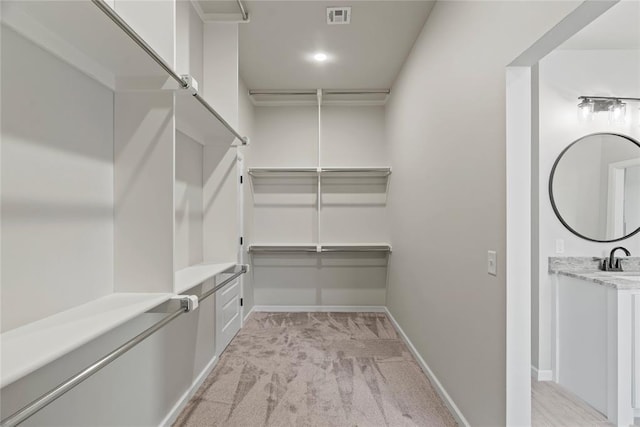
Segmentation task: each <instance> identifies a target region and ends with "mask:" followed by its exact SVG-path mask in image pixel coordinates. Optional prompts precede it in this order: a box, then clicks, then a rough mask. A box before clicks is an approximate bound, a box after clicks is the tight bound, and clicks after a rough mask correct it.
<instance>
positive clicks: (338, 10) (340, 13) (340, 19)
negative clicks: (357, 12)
mask: <svg viewBox="0 0 640 427" xmlns="http://www.w3.org/2000/svg"><path fill="white" fill-rule="evenodd" d="M349 23H351V7H328V8H327V24H329V25H338V24H349Z"/></svg>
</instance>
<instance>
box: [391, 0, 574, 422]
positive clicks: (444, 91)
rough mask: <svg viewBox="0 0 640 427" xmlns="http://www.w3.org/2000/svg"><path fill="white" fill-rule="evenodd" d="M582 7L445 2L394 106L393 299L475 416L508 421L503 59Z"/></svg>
mask: <svg viewBox="0 0 640 427" xmlns="http://www.w3.org/2000/svg"><path fill="white" fill-rule="evenodd" d="M575 6H576V3H565V2H438V3H436V5H435V6H434V9H433V11H432V12H431V15H430V16H429V18H428V20H427V22H426V24H425V27H424V29H423V31H422V33H421V34H420V36H419V37H418V39H417V41H416V43H415V45H414V47H413V50H412V53H411V55H410V56H409V58H408V60H407V62H406V63H405V65H404V67H403V70H402V71H401V73H400V75H399V77H398V79H397V81H396V83H395V85H394V87H393V92H392V98H391V101H390V103H389V104H388V105H387V135H388V141H389V149H390V158H391V165H392V167H393V168H394V174H393V180H392V181H391V188H390V192H389V208H390V221H391V238H392V241H393V242H394V253H393V255H392V258H391V263H390V267H389V268H390V271H389V290H388V295H387V305H388V307H389V309H390V310H391V313H392V314H393V315H394V316H395V317H396V319H397V320H398V321H399V323H400V325H401V326H402V328H403V329H404V330H405V332H406V333H407V334H408V336H409V338H410V339H411V340H412V341H413V343H414V344H415V346H416V347H417V349H418V351H419V352H420V353H421V355H422V356H423V357H424V359H425V361H426V362H427V364H428V365H429V366H430V368H431V369H432V371H433V372H434V373H435V376H436V377H437V378H438V379H439V381H440V382H441V383H442V385H443V386H444V388H445V389H446V390H447V392H448V393H449V395H450V396H451V398H452V399H453V400H454V402H455V403H456V404H457V406H458V407H459V408H460V410H461V411H462V413H463V414H464V416H465V417H466V419H467V420H468V421H469V422H470V424H471V425H476V426H477V425H492V426H495V425H503V424H504V423H505V412H506V404H505V402H506V391H505V390H506V339H505V335H506V324H505V322H506V320H505V318H506V312H505V307H506V291H505V241H506V227H505V221H506V214H505V206H506V196H505V194H506V193H505V186H506V182H505V168H506V163H505V162H506V161H505V127H506V119H505V67H506V66H507V65H508V64H509V63H510V62H511V61H512V60H513V59H515V58H516V56H518V55H519V54H520V53H521V52H522V51H524V50H525V49H526V48H528V47H529V46H531V44H533V42H535V41H536V40H537V39H539V38H540V36H541V35H542V34H544V33H545V32H546V31H547V30H548V29H550V28H551V27H552V26H553V25H555V24H556V23H557V22H558V21H559V20H560V19H562V18H563V17H564V16H565V15H566V14H567V13H568V12H569V11H570V10H571V9H572V8H573V7H575ZM453 29H455V31H453ZM489 249H495V250H497V252H498V275H497V277H494V276H489V275H488V274H487V266H486V259H487V250H489Z"/></svg>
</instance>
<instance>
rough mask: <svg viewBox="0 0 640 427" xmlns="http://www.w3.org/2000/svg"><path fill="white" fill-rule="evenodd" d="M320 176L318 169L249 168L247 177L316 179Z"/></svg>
mask: <svg viewBox="0 0 640 427" xmlns="http://www.w3.org/2000/svg"><path fill="white" fill-rule="evenodd" d="M319 174H320V170H319V169H318V168H249V175H251V176H253V177H256V178H269V177H281V176H282V177H292V178H297V177H306V176H309V177H317V176H318V175H319Z"/></svg>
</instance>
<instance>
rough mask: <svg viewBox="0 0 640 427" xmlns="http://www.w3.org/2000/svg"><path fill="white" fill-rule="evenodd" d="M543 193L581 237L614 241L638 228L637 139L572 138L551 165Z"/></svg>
mask: <svg viewBox="0 0 640 427" xmlns="http://www.w3.org/2000/svg"><path fill="white" fill-rule="evenodd" d="M549 197H550V198H551V206H552V207H553V211H554V212H555V214H556V216H557V217H558V219H559V220H560V222H561V223H562V224H563V225H564V226H565V227H566V228H567V229H569V231H571V232H572V233H574V234H575V235H577V236H579V237H582V238H583V239H586V240H590V241H593V242H616V241H618V240H622V239H626V238H627V237H630V236H633V235H634V234H636V233H638V232H640V143H639V142H638V141H636V140H635V139H633V138H631V137H629V136H626V135H621V134H615V133H594V134H591V135H586V136H583V137H582V138H580V139H578V140H576V141H574V142H573V143H571V144H570V145H569V146H568V147H567V148H565V149H564V150H563V151H562V153H560V155H559V156H558V158H557V159H556V161H555V163H554V165H553V168H552V169H551V176H550V177H549Z"/></svg>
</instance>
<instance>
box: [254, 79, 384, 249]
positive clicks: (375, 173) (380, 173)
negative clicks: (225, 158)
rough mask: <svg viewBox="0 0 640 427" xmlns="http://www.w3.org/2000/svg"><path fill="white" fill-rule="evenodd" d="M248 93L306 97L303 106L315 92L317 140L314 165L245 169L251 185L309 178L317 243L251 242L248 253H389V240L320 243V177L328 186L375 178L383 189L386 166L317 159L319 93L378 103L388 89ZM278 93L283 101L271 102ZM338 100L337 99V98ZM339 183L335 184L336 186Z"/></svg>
mask: <svg viewBox="0 0 640 427" xmlns="http://www.w3.org/2000/svg"><path fill="white" fill-rule="evenodd" d="M249 94H250V96H252V97H254V99H259V98H260V97H264V98H265V99H270V101H268V102H267V103H266V104H265V105H286V103H287V102H292V103H293V104H296V103H297V102H298V101H297V100H296V97H302V98H303V99H306V101H305V100H303V101H301V102H302V103H301V105H305V104H306V103H307V102H308V101H309V99H310V96H313V95H315V101H316V102H317V107H318V139H317V158H318V166H317V167H251V168H248V170H247V172H248V174H249V176H251V177H252V179H253V180H254V184H259V183H260V182H268V180H270V179H275V180H276V181H278V182H279V183H280V184H282V182H283V181H282V180H285V181H286V180H287V179H291V180H292V182H293V181H294V180H296V181H298V182H299V181H300V180H305V179H312V180H313V181H312V182H313V186H314V187H315V188H316V191H317V199H316V217H317V222H316V234H317V236H318V237H317V242H315V243H296V244H292V243H263V242H259V243H252V244H250V245H248V252H249V253H252V254H256V255H260V254H277V253H283V254H294V253H317V254H322V253H355V252H372V253H374V252H378V253H387V254H389V253H391V249H392V248H391V244H389V243H381V242H376V243H370V242H354V243H324V242H322V215H321V212H322V204H323V202H322V196H323V178H324V179H326V180H329V179H330V180H332V186H333V185H336V183H339V182H340V180H341V179H346V180H347V181H348V182H351V183H352V182H353V180H356V181H362V180H364V181H367V180H376V181H383V182H384V183H385V191H386V189H387V188H388V185H387V184H388V179H389V176H390V175H391V168H390V167H381V166H372V167H329V166H322V160H321V148H322V104H323V96H326V95H329V96H333V97H336V96H337V97H345V96H347V97H353V96H365V97H367V98H368V99H369V100H370V101H372V102H379V101H380V100H379V99H377V98H379V97H381V96H382V99H383V100H386V98H387V96H388V94H389V91H388V90H378V91H376V90H366V91H361V90H355V91H354V90H322V89H317V90H316V91H304V90H302V91H282V92H278V91H250V92H249ZM278 96H282V97H283V98H284V100H283V101H282V103H280V102H277V101H276V102H275V103H274V101H273V99H274V97H275V98H277V97H278ZM338 99H339V100H340V98H338ZM258 105H259V104H258ZM339 185H340V184H338V186H339Z"/></svg>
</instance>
